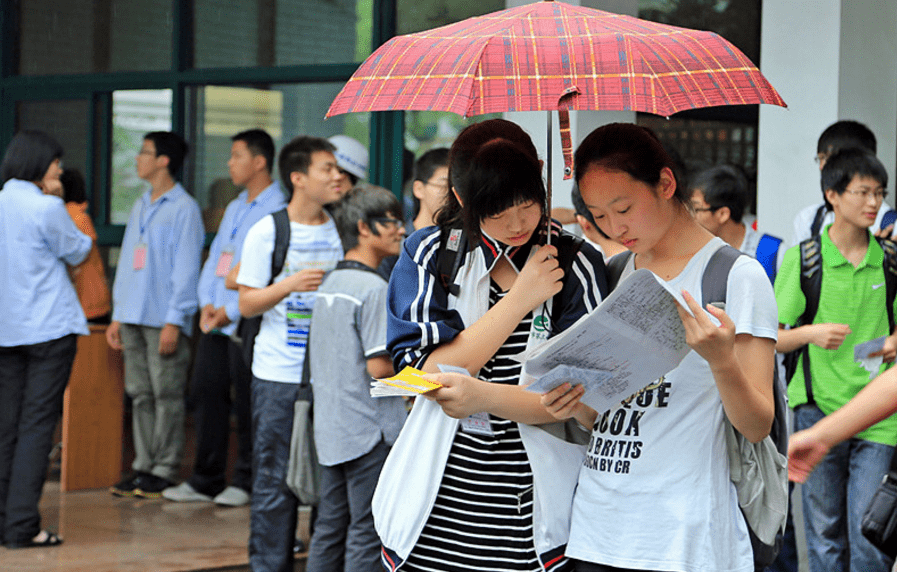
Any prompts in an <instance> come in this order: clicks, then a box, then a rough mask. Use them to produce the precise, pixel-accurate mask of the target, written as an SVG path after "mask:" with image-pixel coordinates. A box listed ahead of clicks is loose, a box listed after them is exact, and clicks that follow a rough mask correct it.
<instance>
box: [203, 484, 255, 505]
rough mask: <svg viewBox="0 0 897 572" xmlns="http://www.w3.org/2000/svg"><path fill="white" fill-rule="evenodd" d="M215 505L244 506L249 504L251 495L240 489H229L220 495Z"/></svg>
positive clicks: (214, 500)
mask: <svg viewBox="0 0 897 572" xmlns="http://www.w3.org/2000/svg"><path fill="white" fill-rule="evenodd" d="M212 500H213V502H214V503H215V504H220V505H223V506H243V505H247V504H249V493H247V492H246V491H244V490H243V489H241V488H240V487H233V486H230V487H227V488H226V489H224V490H223V491H221V492H220V493H218V494H217V495H216V496H215V498H214V499H212Z"/></svg>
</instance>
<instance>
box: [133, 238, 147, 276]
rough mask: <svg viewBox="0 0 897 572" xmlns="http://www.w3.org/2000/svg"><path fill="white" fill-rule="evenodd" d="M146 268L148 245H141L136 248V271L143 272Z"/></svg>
mask: <svg viewBox="0 0 897 572" xmlns="http://www.w3.org/2000/svg"><path fill="white" fill-rule="evenodd" d="M145 267H146V244H145V243H142V242H141V243H139V244H138V245H137V246H135V247H134V270H143V269H144V268H145Z"/></svg>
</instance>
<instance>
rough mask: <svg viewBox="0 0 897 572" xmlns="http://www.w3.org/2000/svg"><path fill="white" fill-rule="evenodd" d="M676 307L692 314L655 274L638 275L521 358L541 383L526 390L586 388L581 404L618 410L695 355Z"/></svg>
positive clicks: (623, 283)
mask: <svg viewBox="0 0 897 572" xmlns="http://www.w3.org/2000/svg"><path fill="white" fill-rule="evenodd" d="M697 299H698V300H700V295H699V296H698V297H697ZM677 302H678V304H679V305H681V306H682V307H683V308H684V309H685V310H686V311H687V312H689V313H691V312H690V311H689V309H688V306H687V305H686V304H685V300H684V299H683V298H682V295H681V294H680V293H679V292H676V291H673V290H672V289H671V288H670V287H669V286H668V285H667V284H666V283H665V282H664V281H663V280H660V279H659V278H657V276H656V275H655V274H654V273H652V272H651V271H649V270H646V269H640V270H636V271H635V272H633V273H632V274H630V275H629V276H628V277H626V279H625V280H623V281H622V282H621V284H620V285H619V286H618V287H617V288H616V289H615V290H614V291H613V292H612V293H611V294H610V295H609V296H608V297H607V298H606V299H605V300H604V301H603V302H602V303H601V304H600V305H599V306H598V308H596V309H595V310H594V311H593V312H592V313H590V314H587V315H586V316H583V317H582V318H580V319H579V321H577V322H576V323H575V324H573V326H571V327H570V328H568V329H567V330H565V331H564V332H562V333H561V334H558V335H557V336H555V337H553V338H551V339H550V340H548V341H547V342H546V343H545V344H543V345H541V346H539V347H538V348H537V349H536V351H534V352H531V353H529V354H524V355H521V356H518V358H517V359H519V360H520V361H522V362H524V372H525V373H526V374H528V375H530V376H532V377H535V378H536V379H537V381H535V382H534V383H533V384H531V385H529V386H528V387H527V389H528V390H529V391H532V392H535V393H545V392H548V391H551V390H552V389H554V388H555V387H558V386H559V385H562V384H564V383H570V384H571V385H577V384H582V385H583V386H584V388H585V393H584V394H583V397H582V399H581V401H582V402H583V403H585V404H586V405H589V406H590V407H592V408H593V409H595V410H596V411H607V410H608V409H610V408H611V407H613V406H615V405H618V404H619V403H620V401H622V400H624V399H626V398H627V397H629V396H631V395H633V394H634V393H636V392H637V391H639V390H640V389H642V388H644V387H645V386H647V385H648V384H650V383H651V382H653V381H654V380H656V379H657V378H659V377H660V376H662V375H664V374H666V373H667V372H669V371H671V370H673V369H674V368H675V367H676V366H678V365H679V363H680V362H681V361H682V359H683V358H684V357H685V355H686V354H687V353H688V352H689V351H691V348H689V347H688V345H687V344H686V343H685V328H684V326H683V325H682V320H681V319H680V318H679V312H678V311H677V309H676V306H677ZM709 315H710V314H708V316H709ZM711 318H712V316H711ZM712 319H713V320H715V318H712ZM715 323H718V321H716V322H715Z"/></svg>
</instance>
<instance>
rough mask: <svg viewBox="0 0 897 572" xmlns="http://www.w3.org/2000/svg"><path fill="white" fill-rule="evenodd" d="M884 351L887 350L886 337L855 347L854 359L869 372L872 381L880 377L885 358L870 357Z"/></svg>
mask: <svg viewBox="0 0 897 572" xmlns="http://www.w3.org/2000/svg"><path fill="white" fill-rule="evenodd" d="M883 349H885V336H882V337H880V338H875V339H874V340H869V341H868V342H863V343H861V344H857V345H855V346H853V359H854V360H855V361H856V362H857V363H858V364H859V365H860V367H862V368H863V369H865V370H866V371H868V372H869V379H870V380H871V379H874V378H875V376H877V375H878V370H879V369H881V364H882V362H883V361H884V356H877V357H869V354H874V353H875V352H880V351H881V350H883Z"/></svg>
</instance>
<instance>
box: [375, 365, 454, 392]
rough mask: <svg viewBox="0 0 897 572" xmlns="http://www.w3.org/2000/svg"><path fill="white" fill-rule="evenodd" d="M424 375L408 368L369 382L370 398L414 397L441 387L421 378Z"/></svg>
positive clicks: (424, 373) (419, 371) (417, 370)
mask: <svg viewBox="0 0 897 572" xmlns="http://www.w3.org/2000/svg"><path fill="white" fill-rule="evenodd" d="M424 375H426V372H423V371H421V370H419V369H415V368H413V367H410V366H409V367H406V368H405V369H403V370H402V371H400V372H399V373H397V374H396V375H394V376H393V377H388V378H386V379H375V380H374V381H372V382H371V397H394V396H402V395H409V396H415V395H421V394H424V393H427V392H428V391H433V390H434V389H438V388H440V387H442V385H441V384H438V383H435V382H432V381H427V380H426V379H424V378H423V377H422V376H424Z"/></svg>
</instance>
